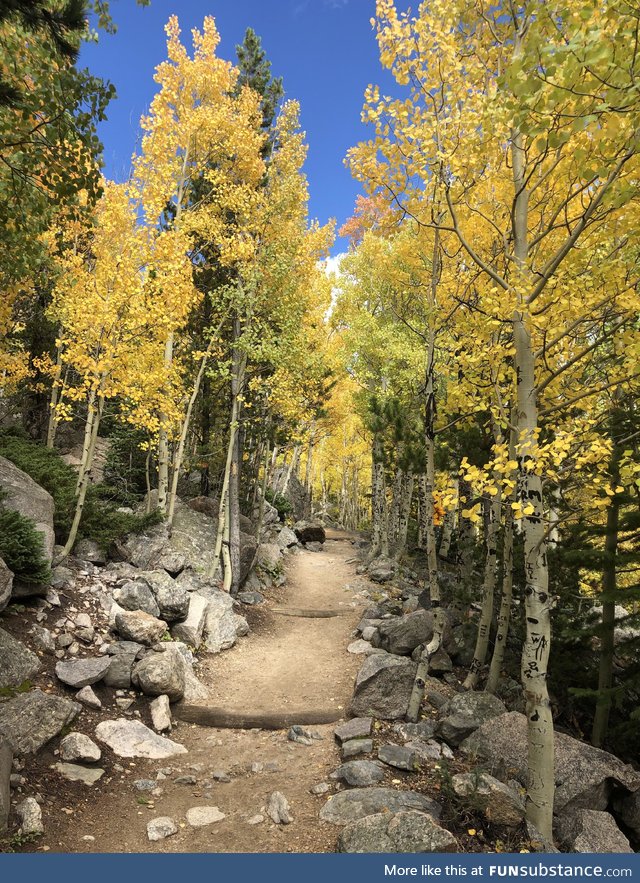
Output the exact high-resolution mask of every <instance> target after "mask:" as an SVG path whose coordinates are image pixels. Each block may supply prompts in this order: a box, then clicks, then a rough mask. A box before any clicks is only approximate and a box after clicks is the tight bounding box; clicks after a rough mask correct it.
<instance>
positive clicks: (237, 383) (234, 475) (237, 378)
mask: <svg viewBox="0 0 640 883" xmlns="http://www.w3.org/2000/svg"><path fill="white" fill-rule="evenodd" d="M241 335H242V325H241V322H240V318H239V317H238V316H236V318H235V320H234V325H233V337H234V348H233V371H232V374H231V397H232V400H233V408H232V411H233V412H234V414H235V423H236V429H235V432H234V435H233V445H232V452H231V469H230V472H229V483H228V487H229V489H228V501H227V502H228V519H229V556H230V559H231V586H230V592H231V594H232V595H234V596H235V595H237V593H238V592H239V590H240V470H241V468H242V450H241V445H242V442H241V431H240V426H239V422H240V417H241V408H242V405H241V400H242V394H243V392H244V376H245V368H246V363H247V357H246V355H245V354H244V353H243V352H242V351H241V350H240V349H239V347H238V341H239V340H240V338H241Z"/></svg>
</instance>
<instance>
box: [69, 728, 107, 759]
mask: <svg viewBox="0 0 640 883" xmlns="http://www.w3.org/2000/svg"><path fill="white" fill-rule="evenodd" d="M60 757H61V758H62V759H63V760H66V761H69V762H70V763H76V762H79V763H97V761H99V760H100V758H101V757H102V752H101V751H100V749H99V748H98V746H97V745H96V743H95V742H94V741H93V739H90V738H89V737H88V736H85V734H84V733H69V734H68V735H67V736H65V737H64V739H63V740H62V741H61V742H60Z"/></svg>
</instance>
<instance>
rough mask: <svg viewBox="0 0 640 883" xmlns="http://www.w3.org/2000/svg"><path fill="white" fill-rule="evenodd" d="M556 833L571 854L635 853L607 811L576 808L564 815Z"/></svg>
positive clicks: (559, 819) (559, 820) (557, 824)
mask: <svg viewBox="0 0 640 883" xmlns="http://www.w3.org/2000/svg"><path fill="white" fill-rule="evenodd" d="M556 834H557V837H558V840H559V841H560V843H562V845H563V846H564V847H565V848H566V849H567V850H571V851H572V852H596V853H612V852H620V853H633V849H632V848H631V845H630V843H629V841H628V840H627V838H626V837H625V836H624V834H623V833H622V831H621V830H620V829H619V828H618V826H617V825H616V823H615V821H614V819H613V816H611V815H609V813H608V812H602V811H599V810H591V809H576V810H574V811H573V812H563V813H562V814H561V816H560V817H559V818H558V819H557V822H556Z"/></svg>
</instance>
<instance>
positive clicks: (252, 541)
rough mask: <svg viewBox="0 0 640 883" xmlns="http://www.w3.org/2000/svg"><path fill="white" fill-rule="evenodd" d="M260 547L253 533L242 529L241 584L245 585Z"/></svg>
mask: <svg viewBox="0 0 640 883" xmlns="http://www.w3.org/2000/svg"><path fill="white" fill-rule="evenodd" d="M257 549H258V540H257V539H256V538H255V537H254V536H253V534H252V533H247V532H245V531H244V530H242V529H241V530H240V585H244V582H245V580H246V579H247V577H248V576H249V574H250V573H251V568H252V567H253V562H254V561H255V558H256V552H257Z"/></svg>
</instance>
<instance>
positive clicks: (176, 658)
mask: <svg viewBox="0 0 640 883" xmlns="http://www.w3.org/2000/svg"><path fill="white" fill-rule="evenodd" d="M152 649H153V651H154V652H155V653H165V654H167V656H168V657H169V658H170V659H171V660H172V663H171V665H172V666H173V668H175V669H177V670H180V671H182V673H183V675H184V696H183V697H182V698H183V700H184V701H185V702H186V703H187V704H189V703H192V702H199V701H200V700H202V699H208V698H209V691H208V690H207V688H206V687H205V686H204V684H201V683H200V681H199V680H198V678H197V677H196V676H195V675H194V673H193V668H192V666H193V662H194V659H193V654H192V653H191V650H190V649H189V647H187V645H186V644H183V643H181V642H180V641H167V642H163V643H161V644H155V645H154V647H153V648H152Z"/></svg>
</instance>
